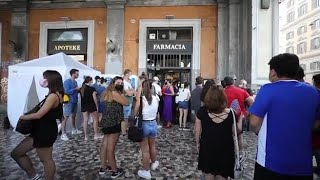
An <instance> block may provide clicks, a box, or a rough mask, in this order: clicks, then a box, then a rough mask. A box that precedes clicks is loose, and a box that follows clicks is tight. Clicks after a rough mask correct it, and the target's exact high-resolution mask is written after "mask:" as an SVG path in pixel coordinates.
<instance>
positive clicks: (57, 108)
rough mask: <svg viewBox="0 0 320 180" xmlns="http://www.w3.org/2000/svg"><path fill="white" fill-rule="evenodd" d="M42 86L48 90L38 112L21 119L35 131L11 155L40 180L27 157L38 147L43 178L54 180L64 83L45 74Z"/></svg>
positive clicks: (29, 175)
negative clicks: (56, 144)
mask: <svg viewBox="0 0 320 180" xmlns="http://www.w3.org/2000/svg"><path fill="white" fill-rule="evenodd" d="M40 85H41V86H42V87H44V88H49V94H48V95H47V96H46V99H45V102H44V104H43V105H42V107H41V108H40V110H39V111H38V112H36V113H32V114H29V115H23V116H21V117H20V120H24V121H29V120H32V121H33V123H32V132H31V134H30V136H28V137H26V138H25V139H24V140H23V141H22V142H21V143H20V144H19V145H18V146H17V147H16V148H14V149H13V151H12V152H11V157H12V158H13V159H14V160H15V161H16V162H17V163H18V165H19V166H20V167H21V168H22V169H23V170H24V171H25V172H26V173H27V175H28V177H29V178H30V179H34V180H37V179H41V176H40V175H39V174H36V172H35V169H34V168H33V165H32V162H31V159H30V158H29V156H28V155H27V154H26V153H27V152H29V151H31V150H33V149H34V148H36V151H37V154H38V156H39V158H40V161H41V162H42V164H43V167H44V179H46V180H52V179H54V174H55V172H56V166H55V163H54V161H53V158H52V145H53V143H54V142H55V141H56V139H57V136H58V127H57V122H56V120H57V119H60V120H61V118H62V115H63V109H62V102H63V99H62V97H63V95H64V90H63V83H62V77H61V75H60V74H59V73H58V72H57V71H49V70H48V71H45V72H44V73H43V79H42V80H41V81H40Z"/></svg>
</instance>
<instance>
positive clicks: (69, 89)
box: [60, 69, 82, 141]
mask: <svg viewBox="0 0 320 180" xmlns="http://www.w3.org/2000/svg"><path fill="white" fill-rule="evenodd" d="M70 76H71V77H70V78H69V79H67V80H65V81H64V82H63V88H64V93H65V94H66V95H68V96H69V102H68V103H66V104H64V107H63V115H64V121H62V124H61V130H62V135H61V137H60V138H61V140H64V141H67V140H69V138H68V136H67V135H66V132H65V127H66V123H67V120H68V119H69V117H70V116H71V119H72V128H73V129H72V132H71V133H72V134H81V133H82V131H80V130H78V129H76V114H77V107H78V93H79V90H80V88H79V87H78V84H77V81H76V79H77V78H78V77H79V70H77V69H71V70H70Z"/></svg>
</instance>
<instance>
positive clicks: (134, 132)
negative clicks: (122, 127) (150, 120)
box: [128, 97, 143, 142]
mask: <svg viewBox="0 0 320 180" xmlns="http://www.w3.org/2000/svg"><path fill="white" fill-rule="evenodd" d="M142 105H143V104H142V97H140V106H139V112H138V114H137V115H136V117H135V118H134V122H133V125H132V126H131V127H129V130H128V138H129V140H131V141H132V142H141V141H142V140H143V129H142V120H143V116H142Z"/></svg>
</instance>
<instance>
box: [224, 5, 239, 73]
mask: <svg viewBox="0 0 320 180" xmlns="http://www.w3.org/2000/svg"><path fill="white" fill-rule="evenodd" d="M239 6H240V3H239V0H229V59H228V68H227V69H228V71H227V74H235V75H236V76H239V61H240V54H239V52H240V51H239V47H240V44H239V37H240V32H239V31H240V27H239V26H240V17H239V16H240V13H239V12H240V7H239Z"/></svg>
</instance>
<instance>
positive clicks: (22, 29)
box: [10, 5, 28, 60]
mask: <svg viewBox="0 0 320 180" xmlns="http://www.w3.org/2000/svg"><path fill="white" fill-rule="evenodd" d="M17 6H18V5H17ZM10 29H11V31H10V46H11V51H10V60H27V59H28V13H27V6H26V5H25V6H24V7H23V6H20V7H19V8H13V10H12V15H11V28H10Z"/></svg>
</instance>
